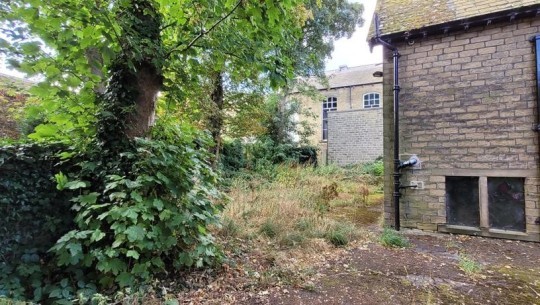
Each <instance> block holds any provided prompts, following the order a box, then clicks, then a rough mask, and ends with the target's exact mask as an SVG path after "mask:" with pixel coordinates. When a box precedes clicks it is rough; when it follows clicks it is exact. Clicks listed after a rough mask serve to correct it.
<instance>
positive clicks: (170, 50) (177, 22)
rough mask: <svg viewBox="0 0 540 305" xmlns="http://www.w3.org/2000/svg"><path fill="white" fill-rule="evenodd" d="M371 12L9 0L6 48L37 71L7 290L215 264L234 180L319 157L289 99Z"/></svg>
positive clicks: (323, 3)
mask: <svg viewBox="0 0 540 305" xmlns="http://www.w3.org/2000/svg"><path fill="white" fill-rule="evenodd" d="M361 11H362V8H361V6H359V5H354V4H349V3H347V2H346V1H342V0H317V1H316V0H312V1H310V0H287V1H251V0H238V1H215V0H204V1H196V2H193V1H169V0H122V1H78V0H49V1H45V2H44V1H41V0H31V1H26V0H25V1H22V0H8V1H3V2H1V3H0V17H1V19H0V20H1V24H2V28H1V32H2V36H0V54H1V55H3V56H4V57H5V58H6V59H7V61H8V62H9V64H10V65H11V66H12V67H14V68H16V69H18V70H19V71H21V72H24V73H26V74H27V75H28V76H34V77H35V78H36V79H37V82H36V84H35V85H34V86H32V87H31V88H30V89H29V90H28V96H29V98H30V99H31V102H29V103H27V104H26V107H25V109H24V115H21V117H20V118H19V119H20V122H21V124H20V126H25V128H21V132H22V134H23V135H22V136H21V137H20V138H19V139H3V140H2V146H1V147H0V170H1V172H2V174H1V177H0V214H1V215H2V222H1V224H0V298H1V297H2V296H4V297H7V298H10V299H13V300H27V301H33V302H40V303H55V304H71V303H72V302H73V301H74V300H78V301H79V302H80V303H92V302H93V301H92V300H93V298H94V297H95V296H96V295H99V294H105V295H107V294H111V293H113V292H115V291H119V290H125V289H130V290H132V289H139V288H143V287H145V286H148V285H149V284H151V283H152V281H153V280H155V279H156V278H163V277H167V276H171V274H174V273H175V272H176V270H185V269H188V268H199V267H204V266H209V265H216V264H220V263H221V262H222V261H223V259H224V256H223V253H222V251H221V250H220V248H219V246H217V245H216V243H215V238H214V236H213V235H212V233H211V232H212V230H214V229H213V228H214V227H219V226H220V225H222V222H221V220H220V213H221V211H222V210H223V209H224V206H226V205H230V206H233V204H234V202H233V203H230V202H229V203H228V201H227V200H226V199H225V197H224V196H223V191H227V190H230V189H231V188H234V187H235V185H237V184H238V183H240V182H238V181H239V180H238V179H240V178H238V177H240V176H242V175H264V176H266V177H272V179H285V178H283V177H281V176H283V174H280V172H279V170H276V166H277V164H284V163H288V164H294V163H296V164H298V163H310V162H313V160H315V159H316V152H315V150H314V149H313V148H310V147H304V146H302V145H301V144H302V143H298V142H295V141H292V139H291V134H292V133H298V134H302V133H308V132H309V128H308V127H307V126H303V127H301V128H299V126H297V124H295V123H294V121H292V120H290V117H291V116H292V115H293V114H294V113H297V112H298V111H302V110H301V109H300V108H299V105H295V104H294V103H291V104H289V105H287V106H285V105H284V104H283V101H284V96H285V94H286V92H287V90H289V89H290V88H292V86H295V85H298V84H297V83H296V81H295V80H298V79H299V78H298V77H299V76H322V74H323V70H324V62H323V60H324V58H325V57H327V56H329V54H330V52H331V50H332V41H333V39H335V38H339V37H342V36H346V35H351V34H352V32H353V31H354V29H355V27H356V26H357V25H358V24H361V19H360V17H359V16H360V14H361ZM246 139H248V140H246ZM246 141H248V142H249V144H245V143H246ZM280 175H281V176H280ZM329 194H330V193H329ZM330 195H331V194H330ZM330 195H329V196H330ZM323 197H324V196H323ZM322 200H323V201H324V200H326V199H322ZM321 204H323V205H324V202H322V203H321ZM323 212H324V206H322V207H320V209H319V213H323ZM231 217H232V216H231ZM314 217H316V215H314ZM224 219H225V220H224V221H225V222H224V223H223V225H224V226H225V227H227V226H229V222H228V221H229V220H230V219H228V218H226V217H225V218H224ZM266 227H267V229H264V232H265V234H267V235H268V236H270V235H273V234H274V235H276V234H278V233H277V232H273V231H272V229H271V228H272V225H271V224H269V225H268V226H266ZM338 231H339V230H338ZM272 232H273V233H272ZM340 232H341V231H340ZM341 233H343V234H342V235H344V236H345V238H346V235H347V234H348V233H347V232H341ZM321 234H323V233H321ZM324 234H326V235H325V236H330V235H329V234H330V233H324ZM324 234H323V235H324ZM276 236H277V235H276ZM279 236H281V235H279ZM283 238H284V241H283V242H284V243H287V242H286V241H285V240H290V243H293V244H294V243H295V242H296V241H295V240H296V239H295V238H294V237H291V236H289V237H287V238H286V237H285V236H283ZM329 238H330V240H333V241H332V242H333V243H335V244H340V243H343V242H345V241H346V239H344V238H342V237H341V236H334V237H329Z"/></svg>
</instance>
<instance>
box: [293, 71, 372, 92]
mask: <svg viewBox="0 0 540 305" xmlns="http://www.w3.org/2000/svg"><path fill="white" fill-rule="evenodd" d="M376 71H382V64H370V65H362V66H356V67H346V66H344V67H342V68H340V69H336V70H328V71H326V72H325V74H326V77H327V80H328V82H321V81H319V80H318V79H315V78H310V79H308V80H307V81H306V83H307V84H308V85H311V86H314V87H315V89H318V90H325V89H335V88H342V87H351V86H360V85H364V84H373V83H382V78H381V77H374V76H373V73H374V72H376ZM292 92H293V93H294V92H297V90H293V91H292Z"/></svg>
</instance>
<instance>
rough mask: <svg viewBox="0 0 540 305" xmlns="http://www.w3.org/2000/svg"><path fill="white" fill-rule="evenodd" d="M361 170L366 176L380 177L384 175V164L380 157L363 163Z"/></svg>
mask: <svg viewBox="0 0 540 305" xmlns="http://www.w3.org/2000/svg"><path fill="white" fill-rule="evenodd" d="M362 169H363V171H364V173H366V174H368V175H372V176H374V177H382V176H383V175H384V164H383V160H382V157H379V158H377V159H375V160H374V161H372V162H366V163H364V164H363V166H362Z"/></svg>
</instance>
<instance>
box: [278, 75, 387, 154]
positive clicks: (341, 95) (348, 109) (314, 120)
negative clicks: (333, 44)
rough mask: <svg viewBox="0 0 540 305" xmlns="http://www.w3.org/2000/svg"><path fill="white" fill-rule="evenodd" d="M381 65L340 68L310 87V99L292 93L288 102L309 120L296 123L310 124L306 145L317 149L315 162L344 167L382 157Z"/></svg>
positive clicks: (301, 118)
mask: <svg viewBox="0 0 540 305" xmlns="http://www.w3.org/2000/svg"><path fill="white" fill-rule="evenodd" d="M377 71H379V72H381V71H382V64H375V65H365V66H358V67H345V66H343V67H341V68H340V69H339V70H332V71H328V72H327V77H328V83H327V84H321V83H313V84H312V85H313V86H314V87H315V88H316V90H318V93H319V94H317V95H316V96H315V97H314V96H313V95H305V94H301V93H299V92H298V91H293V93H292V94H290V95H289V97H288V99H289V100H291V99H296V100H298V101H299V102H300V103H301V104H302V105H303V107H304V109H307V110H308V112H309V113H311V116H302V117H300V118H299V119H300V120H305V121H308V122H310V123H311V125H312V126H313V127H314V131H315V132H314V134H313V135H312V136H311V137H310V138H309V142H310V143H311V144H312V145H315V146H317V147H318V148H319V162H320V163H322V164H326V163H335V164H339V165H348V164H354V163H361V162H367V161H373V160H374V159H376V158H377V157H379V156H382V152H383V151H382V148H383V146H382V136H383V123H382V106H383V95H382V77H375V76H373V73H375V72H377Z"/></svg>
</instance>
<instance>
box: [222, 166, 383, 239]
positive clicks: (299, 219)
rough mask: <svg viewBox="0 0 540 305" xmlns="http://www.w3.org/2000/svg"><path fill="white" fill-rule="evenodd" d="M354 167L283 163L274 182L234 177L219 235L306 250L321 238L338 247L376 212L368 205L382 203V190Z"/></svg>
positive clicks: (360, 233)
mask: <svg viewBox="0 0 540 305" xmlns="http://www.w3.org/2000/svg"><path fill="white" fill-rule="evenodd" d="M355 170H356V172H358V170H357V169H354V168H353V169H349V170H345V169H341V168H336V167H319V168H317V169H313V168H303V167H294V168H290V167H286V166H281V167H278V168H277V174H276V177H275V179H273V181H268V180H265V179H262V178H258V179H257V178H254V179H237V180H234V181H233V183H232V187H231V190H230V192H229V196H230V198H231V200H230V202H229V203H228V205H227V207H226V208H225V210H224V212H223V219H224V226H223V228H222V230H221V234H222V235H223V236H234V237H238V238H241V239H251V240H254V239H265V240H266V241H267V242H271V243H276V244H277V245H279V246H280V247H283V248H294V247H298V246H301V247H304V248H305V247H309V246H310V244H311V245H312V244H316V243H317V242H318V241H319V240H320V239H325V240H327V241H328V242H330V243H331V244H333V245H336V246H342V245H345V244H347V243H348V242H349V241H351V240H354V239H358V238H361V237H363V236H365V235H366V231H365V230H364V229H362V226H365V225H366V224H369V223H376V222H377V220H378V217H379V216H380V212H378V211H376V210H370V209H369V206H371V205H373V204H374V203H378V202H380V198H381V194H379V193H377V192H376V189H377V188H378V186H377V185H368V184H367V183H368V182H369V177H365V176H362V175H359V174H355ZM366 189H368V191H366ZM334 191H335V192H334ZM368 195H369V196H368Z"/></svg>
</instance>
